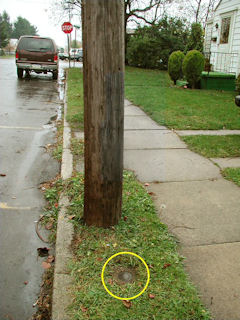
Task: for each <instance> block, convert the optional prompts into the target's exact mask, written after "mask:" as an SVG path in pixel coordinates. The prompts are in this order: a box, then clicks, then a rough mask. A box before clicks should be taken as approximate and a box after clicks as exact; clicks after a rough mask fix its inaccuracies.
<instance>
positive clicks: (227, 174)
mask: <svg viewBox="0 0 240 320" xmlns="http://www.w3.org/2000/svg"><path fill="white" fill-rule="evenodd" d="M222 173H223V176H224V178H226V179H227V180H230V181H232V182H234V183H235V184H236V185H237V186H239V187H240V168H227V169H225V170H223V171H222Z"/></svg>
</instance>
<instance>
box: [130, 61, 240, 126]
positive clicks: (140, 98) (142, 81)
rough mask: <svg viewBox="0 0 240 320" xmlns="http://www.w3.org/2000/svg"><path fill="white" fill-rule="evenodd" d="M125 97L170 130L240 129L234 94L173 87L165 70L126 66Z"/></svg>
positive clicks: (238, 111) (239, 111)
mask: <svg viewBox="0 0 240 320" xmlns="http://www.w3.org/2000/svg"><path fill="white" fill-rule="evenodd" d="M125 95H126V97H127V98H128V99H129V100H130V101H132V102H133V103H134V104H135V105H138V106H140V107H141V108H142V109H143V110H144V111H145V112H146V113H147V114H149V115H150V116H151V117H152V118H153V119H154V120H155V121H156V122H158V123H159V124H161V125H166V126H167V127H169V128H174V129H185V130H187V129H194V130H195V129H209V130H211V129H215V130H217V129H224V128H226V129H240V109H239V108H237V107H236V106H235V103H234V97H235V95H236V94H235V93H234V92H220V91H214V90H192V89H183V88H178V87H174V86H173V84H172V82H171V81H170V79H169V76H168V74H167V72H164V71H156V70H144V69H139V68H132V67H127V68H126V74H125Z"/></svg>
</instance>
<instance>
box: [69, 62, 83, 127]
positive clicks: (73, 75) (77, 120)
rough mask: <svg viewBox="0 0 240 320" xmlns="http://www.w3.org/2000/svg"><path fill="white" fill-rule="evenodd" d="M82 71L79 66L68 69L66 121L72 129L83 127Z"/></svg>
mask: <svg viewBox="0 0 240 320" xmlns="http://www.w3.org/2000/svg"><path fill="white" fill-rule="evenodd" d="M82 78H83V73H82V70H81V69H79V68H71V69H69V70H68V87H67V97H68V101H67V104H68V112H67V121H68V122H69V123H70V125H71V127H72V128H73V129H83V81H82Z"/></svg>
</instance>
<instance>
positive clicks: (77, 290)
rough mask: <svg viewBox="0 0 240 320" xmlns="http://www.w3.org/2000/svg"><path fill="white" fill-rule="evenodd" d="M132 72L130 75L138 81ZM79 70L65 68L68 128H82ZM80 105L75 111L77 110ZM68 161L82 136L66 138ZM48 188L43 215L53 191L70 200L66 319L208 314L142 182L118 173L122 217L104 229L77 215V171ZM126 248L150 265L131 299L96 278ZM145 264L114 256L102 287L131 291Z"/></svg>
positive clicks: (140, 319) (194, 318)
mask: <svg viewBox="0 0 240 320" xmlns="http://www.w3.org/2000/svg"><path fill="white" fill-rule="evenodd" d="M151 79H153V80H154V81H155V83H156V82H159V83H162V82H163V80H162V79H161V78H159V76H158V73H152V72H149V78H148V80H146V81H149V83H151V82H152V80H151ZM138 80H139V79H138V76H137V75H136V77H135V78H134V81H135V83H137V82H138ZM80 87H81V88H82V75H81V73H80V72H79V69H78V70H74V69H71V70H69V73H68V115H67V118H68V120H69V121H70V124H71V126H72V129H73V130H74V129H75V128H82V126H83V124H82V119H83V99H82V91H81V89H79V88H80ZM79 110H80V112H79ZM72 151H73V154H74V159H75V160H74V161H76V159H79V158H82V157H83V152H84V149H83V144H82V141H80V142H77V140H76V139H72ZM52 189H53V191H52V192H51V191H48V192H47V195H48V197H49V199H50V200H51V203H52V210H51V209H50V208H49V210H48V212H47V213H48V214H50V212H51V211H52V212H53V218H55V214H56V202H57V201H58V197H59V192H58V191H57V190H58V189H59V190H64V192H65V193H66V194H67V195H68V197H69V199H70V203H71V205H70V206H69V209H68V214H69V215H70V216H71V221H72V222H73V223H74V226H75V240H74V243H73V252H74V256H75V258H74V259H73V261H72V262H71V263H70V266H69V268H70V270H71V274H72V277H73V279H74V283H73V289H72V292H71V294H72V295H73V297H74V302H73V304H72V306H71V307H70V309H69V313H70V318H71V319H75V320H76V319H79V320H80V319H91V320H99V319H102V320H123V319H124V320H133V319H136V320H150V319H151V320H167V319H168V320H173V319H176V320H188V319H189V320H190V319H191V320H201V319H206V320H207V319H210V316H209V313H208V311H206V309H205V308H204V307H203V305H202V304H201V302H200V299H199V297H198V294H197V291H196V289H195V288H194V286H193V285H192V284H191V282H190V281H189V279H188V276H187V275H186V273H185V271H184V268H183V257H181V256H180V255H179V253H178V252H177V249H178V246H177V242H176V240H175V239H174V238H173V237H172V236H171V235H170V234H169V233H168V230H167V227H166V226H165V225H164V224H162V223H161V221H160V220H159V217H158V216H157V214H156V211H155V208H154V205H153V202H152V199H151V197H150V195H149V194H148V192H147V190H146V188H145V187H143V186H142V185H141V184H140V183H139V182H138V181H137V180H136V178H135V177H134V175H133V173H130V172H127V171H125V172H124V183H123V208H122V217H121V220H120V222H119V224H118V225H117V226H115V227H114V228H110V229H101V228H94V227H87V226H86V225H85V224H84V223H83V220H82V213H83V189H84V178H83V175H82V174H80V173H77V172H76V171H75V172H74V174H73V177H72V178H70V179H69V180H67V181H66V182H64V183H62V181H61V180H59V181H57V182H55V184H54V186H53V187H52ZM122 251H129V252H134V253H136V254H138V255H139V256H141V257H142V258H143V259H144V260H145V261H146V263H147V265H148V266H149V269H150V283H149V286H148V288H147V290H146V291H145V292H144V293H143V294H142V295H141V296H140V297H138V298H136V299H134V300H131V302H130V303H129V302H124V303H125V304H124V303H123V302H122V301H120V300H117V299H115V298H113V297H111V296H110V295H109V294H108V293H107V292H106V291H105V289H104V287H103V285H102V283H101V271H102V267H103V265H104V263H105V262H106V260H107V259H108V258H110V257H111V256H112V255H113V254H115V253H118V252H122ZM123 266H124V267H127V268H128V269H131V270H132V269H133V270H134V272H135V276H136V283H133V284H131V285H123V284H120V283H118V281H117V280H116V276H115V275H116V273H117V272H118V271H119V270H120V271H121V268H122V267H123ZM144 270H145V269H144V268H143V266H142V265H141V263H140V264H139V262H137V261H135V260H134V259H128V258H126V257H125V260H124V259H117V260H114V261H112V263H111V264H109V265H108V267H107V268H106V273H105V281H106V285H107V288H108V289H109V290H110V291H112V292H113V293H114V294H116V295H120V296H122V295H125V294H127V295H128V294H130V295H132V294H133V295H135V294H136V293H138V291H140V290H141V289H142V288H143V287H144V284H145V281H146V273H145V271H144Z"/></svg>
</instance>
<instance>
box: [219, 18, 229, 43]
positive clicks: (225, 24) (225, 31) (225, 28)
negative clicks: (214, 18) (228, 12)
mask: <svg viewBox="0 0 240 320" xmlns="http://www.w3.org/2000/svg"><path fill="white" fill-rule="evenodd" d="M230 23H231V17H227V18H223V19H222V27H221V37H220V43H228V38H229V31H230Z"/></svg>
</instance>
